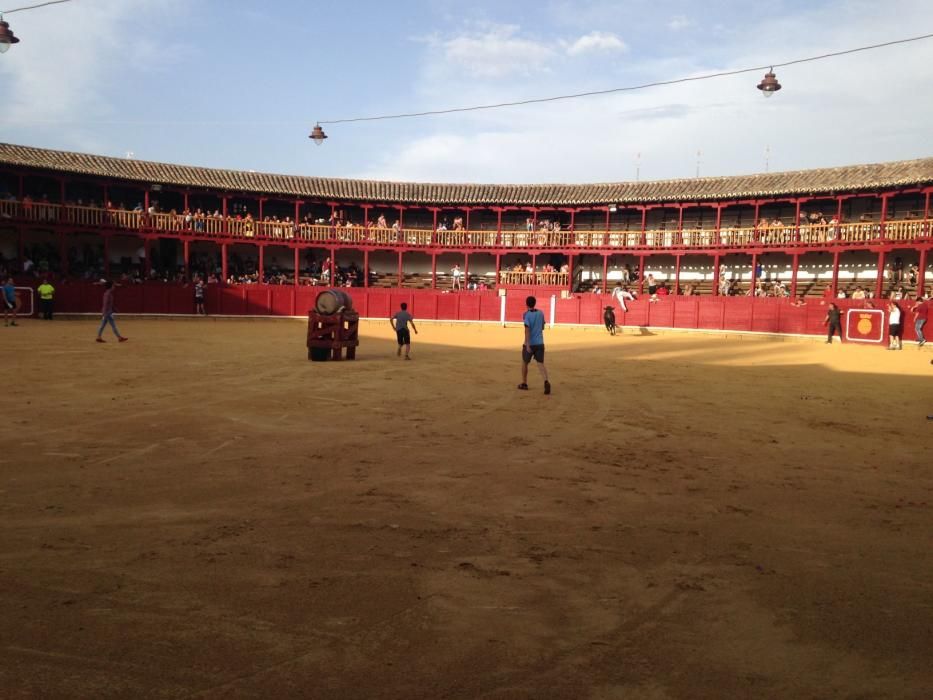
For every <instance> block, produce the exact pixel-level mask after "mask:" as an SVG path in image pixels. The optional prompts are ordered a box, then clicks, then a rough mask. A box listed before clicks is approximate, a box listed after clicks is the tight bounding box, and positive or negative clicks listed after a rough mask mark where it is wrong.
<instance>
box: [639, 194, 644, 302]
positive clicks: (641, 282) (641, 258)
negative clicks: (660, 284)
mask: <svg viewBox="0 0 933 700" xmlns="http://www.w3.org/2000/svg"><path fill="white" fill-rule="evenodd" d="M641 221H642V230H641V235H642V236H644V235H645V216H644V212H643V213H642V217H641ZM644 289H645V256H644V255H639V256H638V295H639V296H641V294H642V292H643V291H644Z"/></svg>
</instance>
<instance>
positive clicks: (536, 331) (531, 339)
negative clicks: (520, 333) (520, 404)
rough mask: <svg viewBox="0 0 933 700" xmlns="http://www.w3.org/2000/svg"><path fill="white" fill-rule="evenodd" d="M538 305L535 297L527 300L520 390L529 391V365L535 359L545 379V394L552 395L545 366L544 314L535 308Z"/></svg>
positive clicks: (523, 319) (523, 318)
mask: <svg viewBox="0 0 933 700" xmlns="http://www.w3.org/2000/svg"><path fill="white" fill-rule="evenodd" d="M537 303H538V300H537V299H535V298H534V297H528V298H527V299H526V300H525V305H526V306H527V307H528V310H527V311H526V312H525V314H524V316H522V321H524V323H525V343H524V344H523V345H522V383H521V384H519V385H518V388H519V389H521V390H522V391H527V390H528V363H530V362H531V358H532V357H533V358H534V359H535V362H536V363H537V365H538V371H539V372H540V373H541V377H542V378H543V379H544V393H545V394H550V393H551V382H549V381H548V378H547V368H546V367H545V366H544V314H543V313H541V311H539V310H538V309H536V308H535V305H536V304H537Z"/></svg>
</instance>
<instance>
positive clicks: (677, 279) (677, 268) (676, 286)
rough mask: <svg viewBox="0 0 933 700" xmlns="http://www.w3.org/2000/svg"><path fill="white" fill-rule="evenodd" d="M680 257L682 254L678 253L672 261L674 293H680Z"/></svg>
mask: <svg viewBox="0 0 933 700" xmlns="http://www.w3.org/2000/svg"><path fill="white" fill-rule="evenodd" d="M681 223H682V222H681ZM682 257H683V256H682V255H678V256H677V258H676V262H675V263H674V290H673V292H672V293H673V294H675V295H677V294H680V259H681V258H682Z"/></svg>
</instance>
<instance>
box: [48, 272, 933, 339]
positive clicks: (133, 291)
mask: <svg viewBox="0 0 933 700" xmlns="http://www.w3.org/2000/svg"><path fill="white" fill-rule="evenodd" d="M321 291H322V288H320V287H292V286H288V285H283V286H264V285H243V286H230V287H221V286H215V285H211V286H210V287H208V290H207V296H206V299H205V301H206V305H207V310H208V313H211V314H216V315H234V316H237V315H254V316H303V315H305V314H306V313H307V312H308V310H309V309H311V308H312V307H313V306H314V300H315V299H316V297H317V295H318V294H319V293H320V292H321ZM344 291H347V292H349V293H350V295H351V296H352V297H353V305H354V308H356V310H357V311H359V313H360V315H361V316H363V317H365V318H388V317H389V316H390V315H391V314H392V313H393V312H394V311H395V310H397V309H398V306H399V304H400V303H402V302H406V303H407V304H408V306H409V310H410V311H411V312H412V314H413V315H414V316H415V318H420V319H425V320H450V321H487V322H497V321H499V318H500V308H501V307H500V303H501V302H500V299H499V296H498V293H497V292H495V291H490V290H487V291H482V292H461V293H457V294H451V293H445V292H437V291H432V290H421V289H418V290H399V289H361V288H353V289H346V290H344ZM101 293H102V290H101V288H100V287H98V286H95V285H92V284H87V283H67V282H62V283H59V284H58V286H57V293H56V299H55V307H56V310H57V311H58V312H59V313H98V312H99V310H100V302H101ZM525 296H526V294H525V293H524V292H522V291H519V292H513V293H511V294H509V295H508V296H507V297H506V302H505V317H506V321H509V322H518V321H521V317H522V314H523V313H524V311H525ZM554 301H555V306H554V317H555V318H554V320H555V322H556V323H559V324H562V323H566V324H586V325H602V323H603V309H604V308H605V306H606V305H607V304H610V303H611V304H612V305H613V307H614V308H615V310H616V322H617V323H618V324H619V325H620V326H645V327H654V328H685V329H711V330H734V331H755V332H759V333H793V334H806V335H822V334H823V333H825V332H826V328H825V326H824V325H823V319H824V318H825V316H826V311H827V308H828V302H827V301H823V300H810V301H808V302H807V304H806V306H803V307H795V306H791V304H790V300H788V299H767V298H766V299H756V298H753V297H667V298H662V299H661V300H660V301H658V302H656V303H651V302H648V301H647V300H644V299H641V300H639V301H633V302H627V307H628V311H627V312H623V311H622V310H621V308H620V307H619V304H618V303H617V302H613V301H612V300H611V299H610V298H609V297H607V296H601V295H593V294H579V295H575V296H573V297H571V298H569V299H560V298H556V299H555V300H554ZM550 303H551V299H550V296H542V298H540V299H539V302H538V307H539V308H540V309H541V310H542V311H543V312H544V313H545V316H546V317H548V318H550ZM836 303H837V305H838V306H839V307H840V309H841V310H842V322H843V327H845V323H846V313H845V312H846V310H847V309H850V308H866V302H864V301H853V300H849V299H840V300H837V301H836ZM873 303H874V305H875V307H876V308H886V304H885V303H884V302H878V301H876V302H873ZM899 303H900V306H901V309H902V311H904V312H905V318H906V323H905V324H904V340H915V339H916V336H915V334H914V327H913V315H912V314H910V313H909V311H908V309H909V308H910V306H911V305H912V303H913V302H910V301H906V302H899ZM116 309H117V313H124V314H138V313H141V314H191V313H193V312H194V291H193V289H192V288H191V287H190V286H179V285H171V284H155V283H154V284H140V285H130V286H126V287H121V288H119V289H118V290H117V294H116ZM885 330H886V329H885ZM885 335H886V333H885Z"/></svg>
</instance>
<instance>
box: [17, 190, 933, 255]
mask: <svg viewBox="0 0 933 700" xmlns="http://www.w3.org/2000/svg"><path fill="white" fill-rule="evenodd" d="M4 220H9V221H17V222H26V223H49V224H59V225H68V226H76V227H85V226H86V227H93V228H103V229H109V230H115V231H130V232H133V233H139V234H146V233H159V232H165V233H170V234H174V235H188V236H192V237H195V238H222V239H243V240H256V241H264V242H269V243H275V242H282V243H293V242H300V243H305V244H320V245H337V246H339V245H359V246H365V247H390V248H399V247H415V248H419V247H421V248H429V247H435V248H480V249H483V248H485V249H490V250H494V249H508V250H515V249H527V250H529V251H533V250H542V251H545V250H567V249H576V250H588V249H589V250H611V249H635V250H659V251H660V250H683V249H692V248H696V249H711V248H748V247H780V248H792V247H806V246H830V245H846V244H881V243H899V242H904V243H906V242H916V243H922V242H928V241H929V239H930V237H931V222H930V221H929V220H923V219H903V220H895V221H887V222H885V223H883V224H882V223H878V222H855V223H841V224H806V223H804V224H801V225H800V226H799V227H798V226H794V225H770V226H761V227H752V228H749V227H737V226H723V227H721V228H720V229H719V230H716V229H699V228H686V229H683V230H678V229H676V228H661V229H658V228H650V229H647V230H645V231H641V230H622V231H620V230H609V231H583V230H576V231H573V230H564V231H543V230H541V231H465V230H455V231H454V230H439V231H432V230H430V229H391V228H377V227H374V226H329V225H324V224H303V223H301V224H296V223H294V222H292V221H254V220H252V219H241V218H234V217H229V216H228V217H222V216H196V215H190V214H172V213H167V214H166V213H156V214H149V213H146V212H142V211H124V210H121V209H102V208H95V207H85V206H77V205H70V204H68V205H60V204H50V203H48V202H28V201H27V202H19V201H10V200H2V201H0V222H2V221H4Z"/></svg>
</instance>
